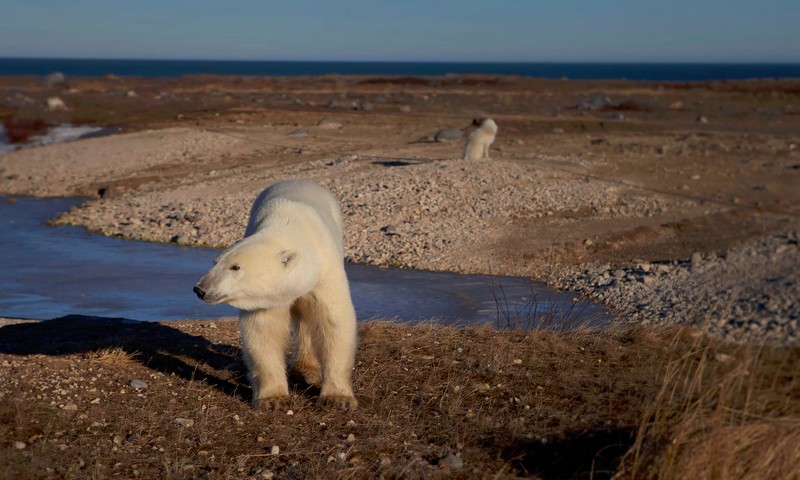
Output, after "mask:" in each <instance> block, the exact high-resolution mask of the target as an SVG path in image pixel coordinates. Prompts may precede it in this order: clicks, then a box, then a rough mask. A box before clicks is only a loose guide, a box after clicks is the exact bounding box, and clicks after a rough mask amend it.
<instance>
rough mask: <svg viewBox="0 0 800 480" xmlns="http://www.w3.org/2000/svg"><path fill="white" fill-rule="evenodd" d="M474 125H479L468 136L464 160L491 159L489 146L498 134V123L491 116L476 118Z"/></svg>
mask: <svg viewBox="0 0 800 480" xmlns="http://www.w3.org/2000/svg"><path fill="white" fill-rule="evenodd" d="M472 124H473V125H477V126H478V128H476V129H475V130H474V131H473V132H472V133H470V134H469V138H467V143H466V144H465V145H464V156H463V159H464V160H489V147H491V146H492V143H494V138H495V136H497V124H496V123H494V120H492V119H491V118H483V119H475V120H473V121H472Z"/></svg>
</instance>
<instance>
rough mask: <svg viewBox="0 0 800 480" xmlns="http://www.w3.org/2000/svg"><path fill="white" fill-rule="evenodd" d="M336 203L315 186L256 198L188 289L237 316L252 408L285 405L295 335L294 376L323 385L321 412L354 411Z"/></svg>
mask: <svg viewBox="0 0 800 480" xmlns="http://www.w3.org/2000/svg"><path fill="white" fill-rule="evenodd" d="M343 244H344V240H343V221H342V215H341V212H340V210H339V203H338V202H337V201H336V199H335V198H334V197H333V195H331V193H330V192H328V191H327V190H325V189H324V188H322V187H320V186H319V185H316V184H314V183H312V182H308V181H304V180H286V181H281V182H278V183H275V184H273V185H271V186H269V187H267V188H266V189H265V190H264V191H263V192H261V194H260V195H259V196H258V198H257V199H256V201H255V203H254V204H253V208H252V210H251V212H250V220H249V222H248V225H247V230H246V231H245V236H244V238H243V239H242V240H239V241H238V242H237V243H235V244H234V245H232V246H231V247H230V248H228V249H227V250H225V251H224V252H222V253H221V254H220V255H219V256H218V257H217V258H216V260H214V266H213V267H212V268H211V270H209V271H208V273H206V275H205V276H204V277H203V278H202V279H200V281H199V282H198V283H197V285H195V287H194V292H195V293H196V294H197V296H198V297H200V299H201V300H203V301H205V302H206V303H210V304H218V303H227V304H230V305H232V306H234V307H236V308H238V309H239V331H240V334H241V339H242V348H243V351H244V360H245V363H246V364H247V368H248V371H249V377H250V384H251V387H252V389H253V404H254V405H256V406H259V405H261V406H266V407H268V408H278V407H280V406H282V405H283V404H284V403H285V401H286V400H287V399H288V396H289V387H288V383H287V379H286V353H287V351H288V350H289V343H290V339H291V330H292V323H293V322H294V323H296V326H297V343H298V345H297V353H296V359H295V363H294V367H293V370H294V371H295V372H297V373H299V374H301V375H303V376H304V377H305V379H306V381H307V382H308V383H310V384H319V383H320V382H321V392H320V403H324V404H333V405H337V406H339V407H341V408H345V409H353V408H355V407H356V406H357V405H358V402H357V401H356V399H355V397H354V396H353V384H352V370H353V362H354V360H355V353H356V313H355V309H354V307H353V302H352V300H351V297H350V288H349V285H348V282H347V275H346V274H345V270H344V246H343Z"/></svg>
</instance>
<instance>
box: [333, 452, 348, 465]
mask: <svg viewBox="0 0 800 480" xmlns="http://www.w3.org/2000/svg"><path fill="white" fill-rule="evenodd" d="M334 457H335V458H336V461H337V462H342V463H344V461H345V460H346V459H347V455H346V454H345V453H344V452H336V455H334Z"/></svg>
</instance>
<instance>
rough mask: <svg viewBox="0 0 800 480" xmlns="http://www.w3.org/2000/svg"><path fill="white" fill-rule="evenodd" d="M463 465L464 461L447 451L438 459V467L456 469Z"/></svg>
mask: <svg viewBox="0 0 800 480" xmlns="http://www.w3.org/2000/svg"><path fill="white" fill-rule="evenodd" d="M463 466H464V461H463V460H461V458H460V457H458V456H456V455H453V454H452V453H448V454H447V456H445V457H444V458H442V459H440V460H439V467H441V468H446V469H450V470H458V469H459V468H461V467H463Z"/></svg>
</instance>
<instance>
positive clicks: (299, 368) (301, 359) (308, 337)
mask: <svg viewBox="0 0 800 480" xmlns="http://www.w3.org/2000/svg"><path fill="white" fill-rule="evenodd" d="M292 319H293V320H294V321H295V324H296V325H297V352H296V353H295V359H294V365H292V369H291V371H290V374H291V375H298V376H300V377H302V378H303V380H305V382H306V383H307V384H309V385H316V386H319V385H321V384H322V369H321V368H320V365H319V361H318V360H317V357H316V354H315V353H314V339H313V338H312V335H314V334H315V333H316V329H315V328H313V327H312V325H310V323H309V322H307V321H306V322H304V321H302V318H301V312H300V311H299V309H298V308H297V307H292Z"/></svg>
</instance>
